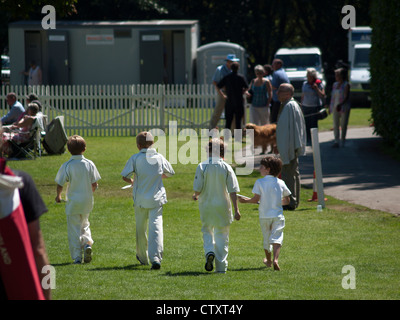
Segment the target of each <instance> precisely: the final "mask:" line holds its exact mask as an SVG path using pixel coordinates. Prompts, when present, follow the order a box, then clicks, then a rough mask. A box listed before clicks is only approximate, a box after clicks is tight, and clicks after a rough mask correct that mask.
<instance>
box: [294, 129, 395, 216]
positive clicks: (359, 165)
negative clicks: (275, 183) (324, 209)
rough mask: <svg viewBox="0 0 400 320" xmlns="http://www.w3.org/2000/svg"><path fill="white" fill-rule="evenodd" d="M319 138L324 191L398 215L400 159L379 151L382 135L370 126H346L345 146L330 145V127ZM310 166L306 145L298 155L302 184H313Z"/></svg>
mask: <svg viewBox="0 0 400 320" xmlns="http://www.w3.org/2000/svg"><path fill="white" fill-rule="evenodd" d="M318 138H319V142H320V150H321V163H322V174H323V182H324V192H325V194H327V195H330V196H333V197H335V198H337V199H340V200H345V201H348V202H350V203H355V204H360V205H363V206H366V207H368V208H371V209H377V210H382V211H386V212H390V213H393V214H396V215H400V163H399V162H398V161H396V160H394V159H392V158H391V157H389V156H387V155H385V154H383V153H382V151H381V149H380V147H381V144H382V138H381V137H379V136H376V135H374V134H373V128H372V127H367V128H352V129H349V130H348V133H347V142H346V145H345V147H344V148H338V149H336V148H332V140H333V132H332V131H328V132H320V133H319V134H318ZM313 168H314V167H313V155H312V149H311V148H307V155H306V156H304V157H300V174H301V178H302V180H301V182H302V184H303V185H308V186H310V187H312V184H313V170H314V169H313ZM326 205H327V206H329V203H327V204H326Z"/></svg>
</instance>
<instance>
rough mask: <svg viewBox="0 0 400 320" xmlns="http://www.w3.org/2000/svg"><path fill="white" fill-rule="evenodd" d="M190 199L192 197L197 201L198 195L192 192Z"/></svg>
mask: <svg viewBox="0 0 400 320" xmlns="http://www.w3.org/2000/svg"><path fill="white" fill-rule="evenodd" d="M192 199H193V200H194V201H197V200H199V196H198V195H196V194H195V193H193V196H192Z"/></svg>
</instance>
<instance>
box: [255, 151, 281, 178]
mask: <svg viewBox="0 0 400 320" xmlns="http://www.w3.org/2000/svg"><path fill="white" fill-rule="evenodd" d="M260 164H261V165H262V166H264V167H265V168H269V174H270V175H272V176H274V177H277V176H279V174H280V173H281V171H282V165H283V163H282V160H281V159H280V158H279V157H278V156H277V155H270V156H267V157H264V158H262V159H261V163H260Z"/></svg>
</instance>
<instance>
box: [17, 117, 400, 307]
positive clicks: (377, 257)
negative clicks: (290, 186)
mask: <svg viewBox="0 0 400 320" xmlns="http://www.w3.org/2000/svg"><path fill="white" fill-rule="evenodd" d="M355 113H356V112H354V113H353V114H352V116H354V114H355ZM86 140H87V146H88V147H87V151H86V153H85V156H86V157H87V158H88V159H91V160H93V161H94V162H95V164H96V166H97V168H98V170H99V172H100V174H101V176H102V179H101V180H100V182H99V189H98V190H97V191H96V193H95V206H94V210H93V212H92V214H91V216H90V222H91V230H92V235H93V239H94V241H95V243H94V245H93V260H92V262H91V263H90V264H82V265H73V264H72V261H71V259H70V256H69V250H68V242H67V231H66V218H65V212H64V205H63V204H56V203H55V201H54V198H55V196H56V186H55V183H54V178H55V176H56V173H57V171H58V168H59V167H60V165H61V164H62V163H63V162H64V161H66V160H67V159H69V157H70V156H69V154H68V153H65V154H63V155H61V156H43V157H42V158H38V159H37V160H36V161H10V162H9V166H10V167H11V168H14V169H22V170H25V171H27V172H29V173H30V174H31V175H32V177H33V178H34V180H35V182H36V185H37V187H38V189H39V191H40V193H41V195H42V197H43V199H44V201H45V203H46V205H47V207H48V209H49V211H48V212H47V213H46V214H45V215H44V216H43V217H42V218H41V227H42V230H43V234H44V237H45V241H46V246H47V251H48V255H49V259H50V263H51V264H52V265H53V266H54V267H55V269H56V289H54V290H53V298H54V299H59V300H69V299H73V300H86V299H87V300H91V299H100V300H103V299H104V300H105V299H110V300H111V299H112V300H116V299H117V300H126V299H135V300H137V299H138V300H142V299H143V300H171V299H177V300H205V299H206V300H209V299H212V300H214V299H220V300H235V299H238V300H242V299H243V300H264V299H310V300H314V299H373V300H375V299H376V300H381V299H395V300H397V299H399V298H400V292H399V287H400V271H399V268H398V259H399V256H400V246H398V245H397V244H398V243H399V242H400V233H399V227H400V220H399V218H398V217H395V216H393V215H391V214H388V213H384V212H379V211H374V210H370V209H368V208H365V207H361V206H357V205H353V204H349V203H346V202H343V201H339V200H336V199H333V198H331V197H328V199H329V201H328V202H327V207H326V208H325V209H324V211H323V212H322V213H318V212H317V211H316V204H315V203H309V202H307V199H309V198H311V194H312V190H309V189H302V198H301V205H300V207H299V208H298V210H296V211H294V212H285V217H286V228H285V236H284V243H283V247H282V250H281V255H280V266H281V269H282V271H280V272H277V271H273V270H271V269H267V268H266V267H265V266H264V265H263V263H262V259H263V255H264V253H263V248H262V236H261V231H260V229H259V222H258V208H257V205H248V204H240V211H241V214H242V219H241V220H240V221H235V222H234V223H233V224H232V227H231V231H230V247H229V257H228V260H229V267H228V272H227V273H226V274H215V273H207V272H206V271H205V270H204V262H205V261H204V253H203V247H202V234H201V231H200V227H201V224H200V218H199V211H198V206H197V202H194V201H192V200H191V195H192V185H193V178H194V173H195V169H196V164H188V165H180V164H175V165H173V167H174V169H175V172H176V175H175V176H174V177H172V178H170V179H167V180H165V187H166V189H167V195H168V200H169V202H168V203H167V204H166V205H165V207H164V214H163V216H164V260H163V262H162V268H161V270H158V271H153V270H150V267H149V266H141V265H139V263H138V261H137V260H136V258H135V246H136V244H135V221H134V212H133V207H132V204H133V201H132V197H131V189H127V190H121V187H122V186H124V185H125V183H124V182H123V181H122V179H121V176H120V172H121V171H122V169H123V167H124V165H125V163H126V161H127V159H128V158H129V157H130V156H131V155H132V154H133V153H135V152H137V149H136V147H134V145H135V143H134V141H135V140H134V137H121V138H119V137H93V138H92V137H90V138H87V139H86ZM257 178H259V173H258V172H253V174H251V175H248V176H238V179H239V184H240V187H241V193H242V194H245V195H251V190H252V187H253V184H254V182H255V180H256V179H257ZM346 265H351V266H353V267H354V270H355V281H356V289H354V290H352V289H348V290H345V289H343V287H342V280H343V278H344V277H345V276H346V275H347V274H348V273H342V268H343V267H344V266H346Z"/></svg>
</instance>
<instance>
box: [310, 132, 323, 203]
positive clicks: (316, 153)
mask: <svg viewBox="0 0 400 320" xmlns="http://www.w3.org/2000/svg"><path fill="white" fill-rule="evenodd" d="M311 142H312V149H313V159H314V171H315V180H316V185H317V195H318V204H319V205H321V206H322V208H325V198H324V183H323V181H322V165H321V154H320V150H319V140H318V128H312V129H311Z"/></svg>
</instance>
